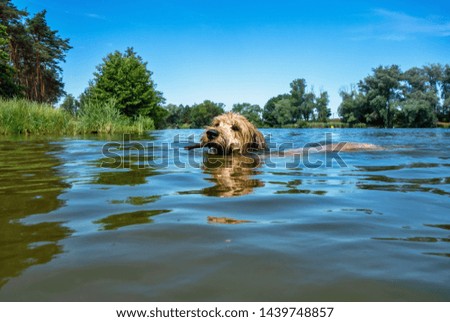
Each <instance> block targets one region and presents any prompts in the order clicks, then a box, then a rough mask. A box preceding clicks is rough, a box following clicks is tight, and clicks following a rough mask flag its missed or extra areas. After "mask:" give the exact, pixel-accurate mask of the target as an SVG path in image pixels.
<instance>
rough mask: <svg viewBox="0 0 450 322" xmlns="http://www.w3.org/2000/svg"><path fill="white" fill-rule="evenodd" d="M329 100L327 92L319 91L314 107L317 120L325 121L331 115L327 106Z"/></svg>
mask: <svg viewBox="0 0 450 322" xmlns="http://www.w3.org/2000/svg"><path fill="white" fill-rule="evenodd" d="M329 102H330V100H329V98H328V93H327V92H321V93H320V96H319V97H318V98H317V99H316V104H315V109H316V113H317V120H318V121H319V122H326V121H327V120H328V118H329V117H330V116H331V110H330V109H329V108H328V104H329Z"/></svg>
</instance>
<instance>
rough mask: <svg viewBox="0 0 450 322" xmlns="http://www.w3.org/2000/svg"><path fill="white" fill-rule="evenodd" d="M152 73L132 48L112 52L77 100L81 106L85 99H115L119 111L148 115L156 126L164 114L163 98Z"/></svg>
mask: <svg viewBox="0 0 450 322" xmlns="http://www.w3.org/2000/svg"><path fill="white" fill-rule="evenodd" d="M151 75H152V72H150V71H149V70H148V69H147V63H145V62H144V61H143V60H142V58H141V57H140V56H138V55H137V54H136V52H134V50H133V48H127V49H126V50H125V52H124V53H121V52H119V51H115V52H114V53H111V54H109V55H108V56H107V57H106V58H104V59H103V63H102V64H101V65H99V66H97V71H96V72H95V73H94V80H93V81H91V82H90V85H89V87H88V88H87V89H86V90H85V92H84V93H83V95H82V97H81V98H80V100H81V102H82V105H83V103H84V102H85V101H86V100H94V101H107V100H109V99H114V100H115V101H116V104H117V106H118V108H119V109H120V111H121V113H122V114H124V115H126V116H129V117H137V116H138V115H143V116H150V117H151V118H153V120H154V121H155V124H156V125H158V123H160V122H161V121H162V120H163V119H164V117H165V116H166V115H165V110H163V108H162V107H161V104H162V103H163V102H164V98H163V96H162V93H161V92H159V91H157V90H156V85H155V84H154V82H153V81H152V79H151Z"/></svg>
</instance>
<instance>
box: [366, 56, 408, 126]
mask: <svg viewBox="0 0 450 322" xmlns="http://www.w3.org/2000/svg"><path fill="white" fill-rule="evenodd" d="M401 75H402V72H401V70H400V67H399V66H397V65H391V66H386V67H383V66H379V67H377V68H374V69H373V75H371V76H367V77H366V78H365V79H364V80H363V81H360V82H359V85H358V86H359V89H360V91H361V92H362V93H363V94H365V95H366V96H367V100H368V104H369V105H370V110H371V111H372V112H371V113H370V114H369V115H366V121H367V123H368V124H370V125H376V126H384V127H388V128H389V127H392V126H393V115H394V113H395V108H396V101H398V99H399V95H400V93H401V90H400V79H401Z"/></svg>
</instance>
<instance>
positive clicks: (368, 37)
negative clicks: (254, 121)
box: [12, 0, 450, 117]
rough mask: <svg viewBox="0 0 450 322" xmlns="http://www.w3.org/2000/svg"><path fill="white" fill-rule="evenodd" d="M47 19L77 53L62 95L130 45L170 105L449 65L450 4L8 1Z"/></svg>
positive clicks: (345, 83)
mask: <svg viewBox="0 0 450 322" xmlns="http://www.w3.org/2000/svg"><path fill="white" fill-rule="evenodd" d="M12 2H13V3H14V4H15V5H16V6H17V7H18V8H20V9H23V8H27V9H28V11H29V12H30V13H31V14H34V13H36V12H38V11H41V10H43V9H46V10H47V22H48V24H49V25H50V27H51V28H52V29H54V30H58V32H59V35H60V36H61V37H62V38H69V39H70V45H71V46H72V47H73V49H71V50H70V51H69V52H68V54H67V57H66V62H65V63H63V64H62V65H61V66H62V68H63V81H64V83H65V91H66V92H67V93H69V94H72V95H74V96H76V97H77V96H78V95H80V94H81V93H82V92H83V91H84V90H85V88H86V87H87V86H88V84H89V80H92V79H93V73H94V71H95V67H96V66H98V65H99V64H101V63H102V59H103V58H104V57H106V56H107V55H108V54H109V53H111V52H114V51H116V50H118V51H121V52H123V51H124V50H125V49H126V48H127V47H133V48H134V49H135V51H136V52H137V53H138V54H139V55H140V56H141V57H142V58H143V60H144V61H146V62H147V63H148V65H147V68H148V69H149V70H150V71H151V72H152V73H153V75H152V79H153V81H154V82H155V83H156V84H157V89H158V90H159V91H161V92H163V96H164V97H165V99H166V103H172V104H177V105H178V104H188V105H191V104H194V103H201V102H203V101H204V100H205V99H209V100H212V101H214V102H220V103H224V104H225V105H226V108H225V109H226V110H230V109H231V108H232V106H233V104H235V103H243V102H248V103H252V104H259V105H260V106H261V107H263V106H264V104H265V103H266V102H267V100H268V99H270V98H271V97H273V96H277V95H278V94H284V93H288V92H289V90H290V86H289V84H290V83H291V82H292V81H293V80H294V79H297V78H304V79H305V80H306V82H307V85H308V87H307V89H309V90H314V91H315V92H316V94H318V93H319V92H320V91H327V92H328V94H329V96H330V105H329V107H330V108H331V110H332V113H333V116H334V117H337V107H338V106H339V104H340V102H341V99H340V96H339V91H340V90H342V89H346V88H349V87H350V86H351V85H352V84H356V83H358V81H359V80H361V79H363V78H364V77H366V76H368V75H369V74H371V72H372V69H373V68H375V67H378V66H380V65H383V66H387V65H392V64H397V65H399V66H400V67H401V68H402V70H407V69H409V68H411V67H421V66H423V65H427V64H431V63H441V64H449V63H450V1H443V0H438V1H435V0H428V1H411V0H409V1H397V0H389V1H383V0H378V1H360V0H359V1H321V0H315V1H311V0H309V1H302V0H298V1H288V0H275V1H265V0H259V1H245V0H239V1H235V0H230V1H220V0H214V1H213V0H211V1H207V0H192V1H190V0H185V1H181V0H129V1H123V0H90V1H84V0H76V1H75V0H64V1H60V0H40V1H22V0H13V1H12Z"/></svg>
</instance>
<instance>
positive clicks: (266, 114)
mask: <svg viewBox="0 0 450 322" xmlns="http://www.w3.org/2000/svg"><path fill="white" fill-rule="evenodd" d="M282 99H290V95H289V94H282V95H278V96H276V97H272V98H271V99H269V100H268V101H267V103H266V105H264V109H263V113H262V117H263V122H264V124H266V125H267V126H269V127H277V126H279V125H280V124H279V123H278V121H277V117H276V113H275V105H276V103H277V102H279V101H281V100H282Z"/></svg>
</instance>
